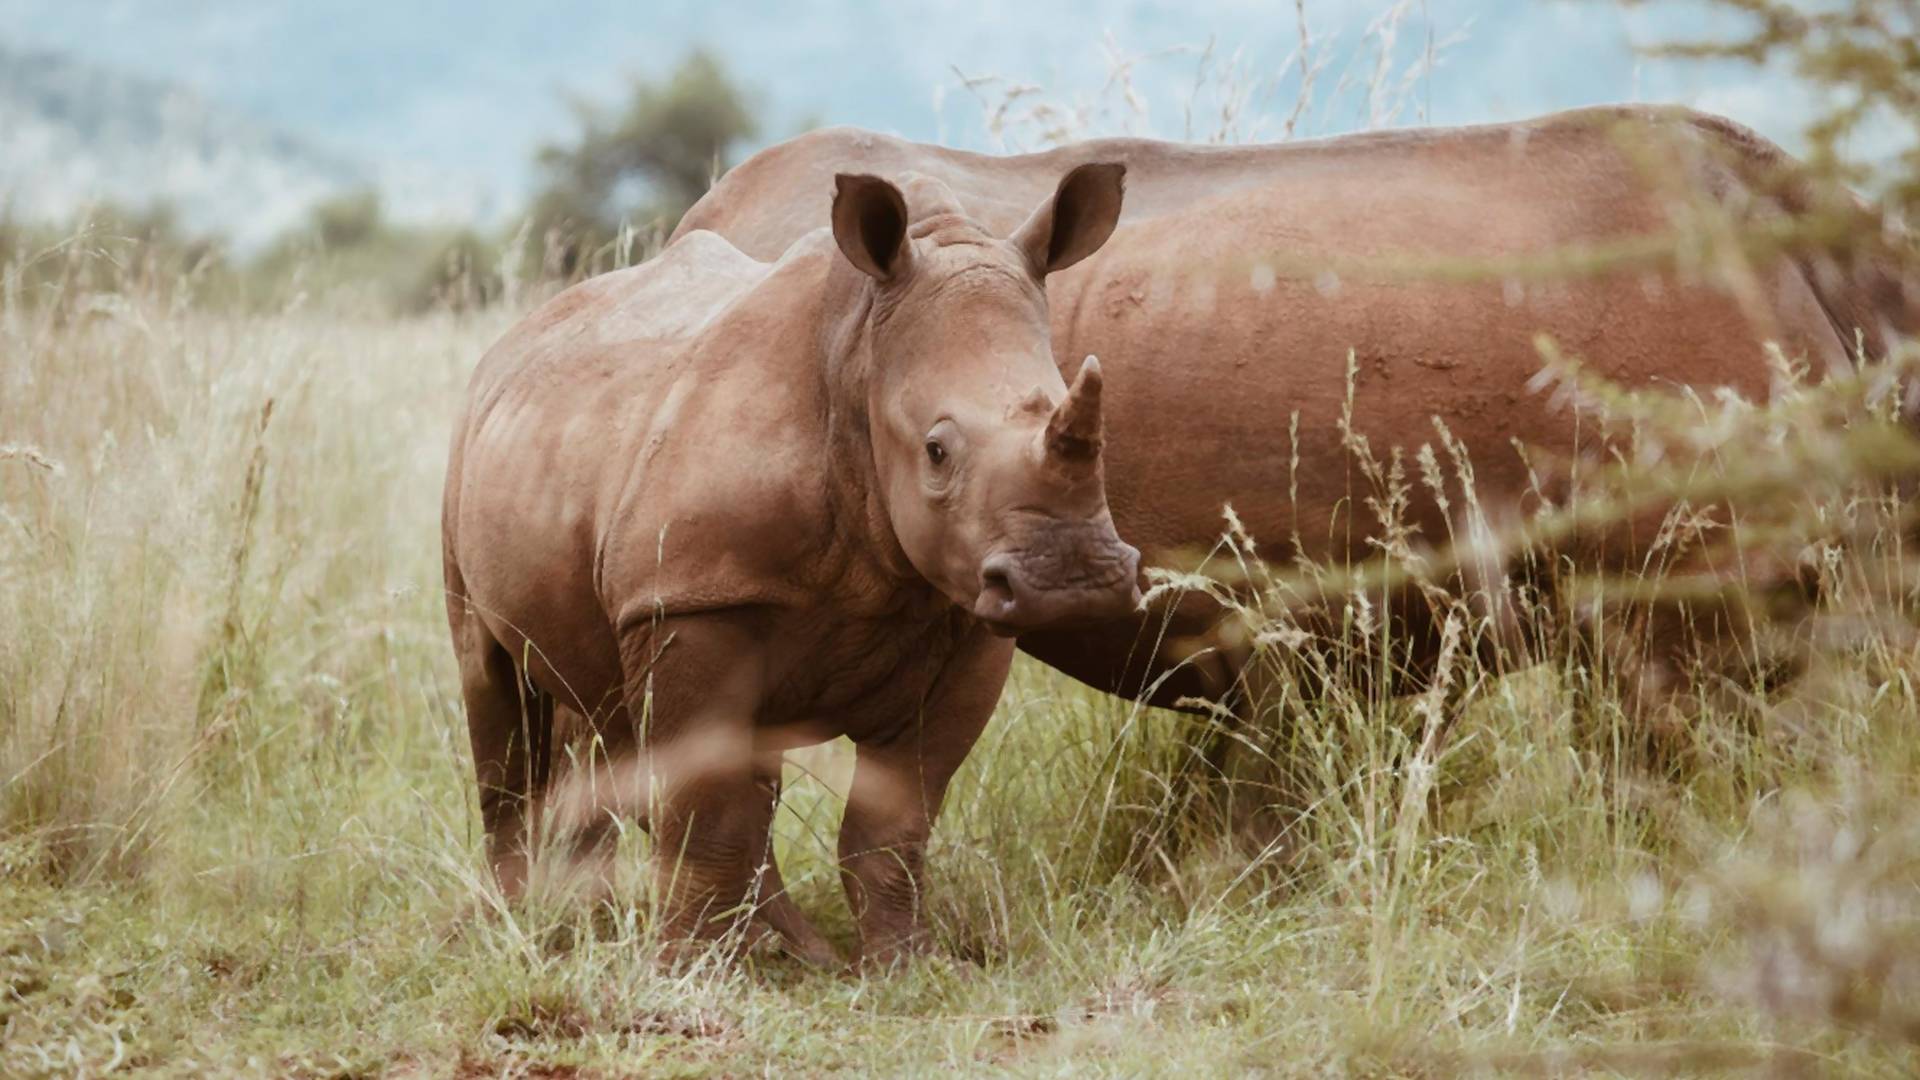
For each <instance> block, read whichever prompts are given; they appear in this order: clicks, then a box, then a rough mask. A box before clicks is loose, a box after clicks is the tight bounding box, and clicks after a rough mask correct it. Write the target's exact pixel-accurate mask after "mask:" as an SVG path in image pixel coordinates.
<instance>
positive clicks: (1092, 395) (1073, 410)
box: [1047, 356, 1101, 461]
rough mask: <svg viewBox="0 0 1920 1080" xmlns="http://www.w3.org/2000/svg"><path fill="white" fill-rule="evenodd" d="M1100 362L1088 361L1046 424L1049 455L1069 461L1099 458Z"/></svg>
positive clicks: (1092, 359)
mask: <svg viewBox="0 0 1920 1080" xmlns="http://www.w3.org/2000/svg"><path fill="white" fill-rule="evenodd" d="M1100 385H1101V379H1100V361H1099V360H1097V359H1095V358H1094V357H1091V356H1089V357H1087V358H1086V360H1085V361H1083V362H1082V363H1081V365H1080V374H1079V375H1077V376H1075V377H1074V380H1073V386H1072V387H1070V388H1068V390H1067V397H1066V400H1064V401H1062V402H1061V403H1060V406H1059V407H1058V408H1056V409H1055V410H1054V411H1053V419H1051V420H1049V421H1048V422H1047V452H1048V453H1050V454H1053V455H1055V456H1056V457H1059V458H1062V459H1064V460H1067V461H1092V460H1094V459H1095V458H1097V457H1099V456H1100Z"/></svg>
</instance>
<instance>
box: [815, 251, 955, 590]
mask: <svg viewBox="0 0 1920 1080" xmlns="http://www.w3.org/2000/svg"><path fill="white" fill-rule="evenodd" d="M824 292H825V303H824V304H823V305H822V310H823V315H822V318H821V322H820V336H819V341H818V343H817V346H816V349H817V351H816V356H817V358H818V362H819V368H820V375H821V383H822V385H821V395H820V396H821V400H822V401H823V402H824V403H825V407H826V418H825V419H826V453H825V459H826V460H825V461H824V462H823V463H822V464H823V466H824V469H825V475H826V488H827V499H828V506H827V511H828V513H829V514H830V515H831V516H832V518H833V521H834V522H835V523H843V524H844V527H841V528H835V529H834V530H832V531H833V534H834V535H835V537H836V541H835V543H836V547H839V548H841V549H842V550H841V551H839V552H837V553H836V554H837V555H839V556H840V557H839V558H836V559H833V560H830V563H831V564H839V565H847V566H849V567H850V568H851V567H852V566H858V565H860V564H865V565H867V566H869V567H871V568H872V570H874V571H877V572H878V577H879V579H880V580H878V581H876V582H875V585H876V587H892V588H895V589H898V588H901V587H909V588H912V587H914V586H918V587H919V589H922V590H924V589H928V588H931V586H929V585H927V583H926V582H925V580H924V579H922V578H921V576H920V573H919V571H917V570H915V569H914V567H913V564H912V563H911V562H909V561H908V560H907V555H906V552H905V551H904V550H903V549H902V548H901V547H900V541H899V539H898V538H897V537H896V536H895V535H894V532H893V521H892V519H891V518H890V517H889V516H888V514H887V504H886V497H885V495H884V493H883V490H882V487H881V484H880V477H879V472H878V470H877V469H876V467H875V466H874V461H873V435H872V430H871V427H870V424H869V418H868V413H867V400H868V398H867V392H868V388H869V386H870V385H871V381H872V378H873V373H874V371H873V369H874V359H873V345H872V341H871V320H872V317H873V314H874V306H875V304H874V300H875V298H874V289H873V287H872V286H871V285H870V284H869V283H868V281H867V279H866V278H865V277H864V276H862V275H861V274H860V273H859V272H858V271H856V270H854V269H853V268H852V267H850V266H841V265H834V266H833V267H832V269H831V270H829V271H828V273H827V281H826V286H825V290H824Z"/></svg>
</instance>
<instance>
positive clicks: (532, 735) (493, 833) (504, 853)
mask: <svg viewBox="0 0 1920 1080" xmlns="http://www.w3.org/2000/svg"><path fill="white" fill-rule="evenodd" d="M483 634H484V631H481V630H479V629H478V627H477V626H476V627H474V628H473V635H472V636H474V637H478V636H481V635H483ZM468 644H469V645H470V647H468V648H464V649H462V650H461V654H460V676H461V678H460V688H461V696H462V697H463V698H464V699H465V703H466V707H467V735H468V738H469V739H470V741H471V743H472V746H473V764H474V774H475V779H476V780H477V781H478V785H479V790H480V820H481V823H482V825H483V826H484V828H485V830H486V834H487V861H488V862H489V864H490V865H491V866H492V869H493V875H494V879H495V880H496V881H497V882H498V883H499V885H500V890H501V892H503V893H505V894H506V896H507V897H508V898H509V899H515V898H518V897H519V896H521V895H522V894H523V893H524V892H525V891H526V888H527V881H528V875H529V873H530V871H531V868H532V863H533V847H534V830H533V829H532V828H531V823H532V822H533V821H534V820H536V807H537V803H538V800H539V798H540V796H541V794H542V791H543V789H544V788H545V786H546V778H547V772H548V767H549V764H550V761H551V745H552V721H553V707H552V703H551V701H549V700H548V699H547V698H546V696H545V695H543V694H540V693H538V692H537V691H534V690H532V689H530V688H529V687H527V685H526V683H525V682H524V681H523V680H522V679H521V678H520V675H519V670H518V669H517V668H516V667H515V666H514V664H513V661H512V659H511V658H510V657H509V656H508V655H507V652H506V650H505V649H503V648H501V647H500V646H499V644H497V643H495V642H493V641H492V640H491V638H486V639H485V640H483V641H470V642H469V643H468Z"/></svg>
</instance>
